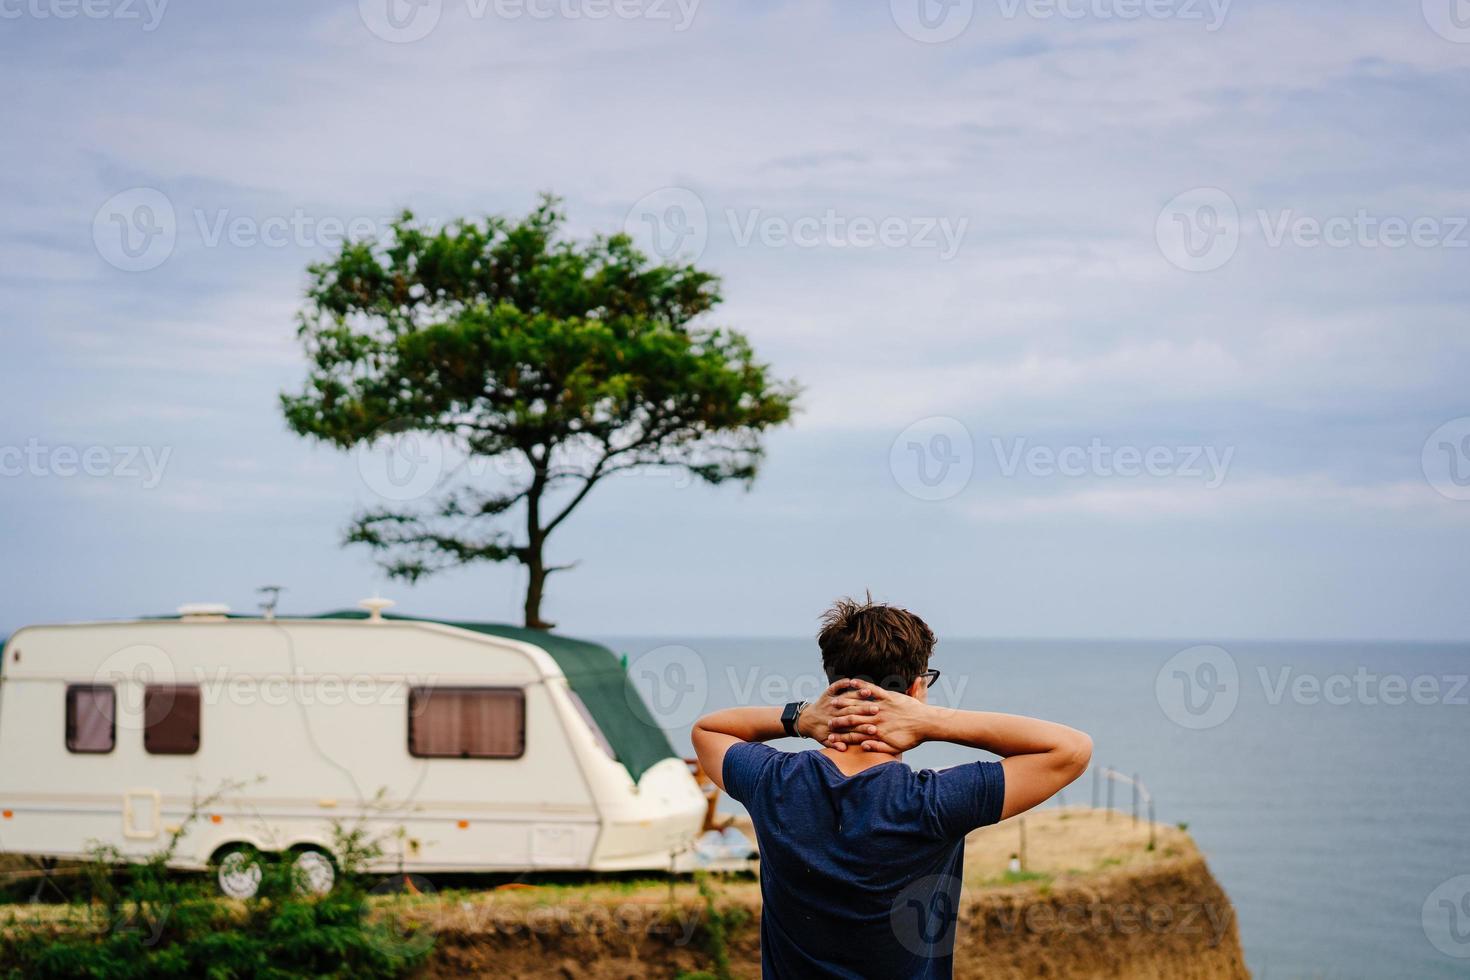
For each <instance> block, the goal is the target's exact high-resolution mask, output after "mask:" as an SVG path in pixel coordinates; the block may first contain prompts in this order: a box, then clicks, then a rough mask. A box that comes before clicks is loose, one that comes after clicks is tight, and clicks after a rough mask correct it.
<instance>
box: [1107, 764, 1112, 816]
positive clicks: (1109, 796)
mask: <svg viewBox="0 0 1470 980" xmlns="http://www.w3.org/2000/svg"><path fill="white" fill-rule="evenodd" d="M1107 818H1108V819H1109V820H1112V819H1113V770H1111V769H1109V770H1108V817H1107Z"/></svg>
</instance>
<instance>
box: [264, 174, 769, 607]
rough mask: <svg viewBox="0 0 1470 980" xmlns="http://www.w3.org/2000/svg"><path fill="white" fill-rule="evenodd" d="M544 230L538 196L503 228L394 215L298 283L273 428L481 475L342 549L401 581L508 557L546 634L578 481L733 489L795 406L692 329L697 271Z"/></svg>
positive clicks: (543, 206) (712, 335)
mask: <svg viewBox="0 0 1470 980" xmlns="http://www.w3.org/2000/svg"><path fill="white" fill-rule="evenodd" d="M564 221H565V215H563V214H562V212H561V211H560V210H559V208H558V201H557V200H556V199H555V198H552V197H545V198H543V199H542V201H541V203H540V205H539V206H538V207H537V208H536V209H535V210H533V211H532V212H531V213H530V214H529V215H527V216H526V217H525V218H523V219H521V220H519V221H516V222H512V221H510V220H508V219H506V218H503V217H489V218H486V219H484V220H481V221H474V220H461V221H457V222H454V223H451V224H449V225H447V226H444V227H442V228H439V229H429V228H426V227H423V226H421V225H419V224H417V223H416V222H415V220H414V217H413V215H412V214H411V213H409V212H404V213H403V214H402V216H401V217H400V218H399V219H398V220H397V221H396V222H395V223H394V224H393V226H392V228H391V232H390V233H389V234H388V235H386V236H385V237H384V238H383V239H381V240H379V239H368V240H364V241H357V242H349V243H347V244H345V245H344V246H343V247H342V249H341V251H340V252H339V254H337V255H336V256H335V257H334V258H333V259H331V260H330V261H328V262H324V263H321V264H317V265H313V266H312V267H311V268H310V270H309V276H310V285H309V287H308V290H307V303H306V305H305V307H304V308H303V310H302V311H301V313H300V316H299V324H300V329H299V335H300V338H301V341H302V343H303V345H304V347H305V350H306V354H307V357H308V359H309V361H310V374H309V376H308V379H307V383H306V386H305V389H304V390H303V391H301V392H300V393H298V394H286V395H283V396H282V398H281V404H282V409H283V411H284V413H285V417H286V421H287V424H288V425H289V426H290V427H291V428H292V430H294V431H295V432H297V433H298V434H301V435H304V436H308V437H310V438H314V439H317V440H320V441H324V442H327V443H329V444H332V445H335V446H338V447H340V448H349V447H354V446H361V445H370V444H372V443H374V442H375V441H376V440H378V439H380V438H382V437H384V436H394V435H398V434H403V433H414V434H420V435H423V436H426V437H428V438H432V439H440V440H444V441H446V442H448V443H450V444H451V445H452V446H453V447H454V448H455V449H457V450H458V451H459V452H461V453H463V454H464V455H465V457H466V458H475V457H479V458H481V459H482V460H487V461H488V460H494V461H495V465H493V466H484V467H477V468H478V469H480V470H481V471H482V472H484V471H491V472H495V473H498V474H500V476H499V478H497V479H496V480H493V481H485V480H479V479H467V480H465V481H464V482H463V483H461V484H458V485H451V484H450V483H446V484H445V485H443V486H441V487H440V488H439V489H438V491H437V498H436V499H434V500H432V501H429V502H428V503H427V506H425V507H422V508H415V509H395V508H384V509H377V510H370V511H367V512H364V513H361V514H359V515H357V517H356V518H355V520H354V522H353V524H352V526H351V527H350V529H349V531H348V533H347V542H348V543H356V544H364V545H367V546H369V547H370V548H372V549H373V550H374V552H375V554H376V555H377V558H378V560H379V562H380V563H381V564H382V565H383V567H384V568H385V569H387V571H388V572H389V573H390V574H392V575H395V576H398V577H401V578H404V579H406V580H409V581H413V580H416V579H418V578H420V577H422V576H425V575H430V574H433V573H435V572H437V571H441V570H443V569H446V568H451V567H456V566H461V565H466V564H470V563H473V562H478V561H507V560H510V561H518V562H520V563H522V564H524V565H525V566H526V567H527V569H528V571H529V573H530V574H529V582H528V586H527V602H526V625H528V626H546V625H548V624H545V623H543V622H541V620H540V615H539V605H540V598H541V590H542V586H543V583H544V579H545V576H546V575H547V574H549V573H550V572H552V571H556V570H557V568H555V567H549V566H547V565H546V563H545V561H544V559H543V547H544V544H545V541H546V538H547V536H548V535H550V534H551V532H552V531H553V530H554V529H555V528H556V527H557V526H558V525H560V524H561V522H562V521H563V520H564V519H565V518H566V517H567V515H568V514H569V513H570V512H571V511H572V509H573V508H575V507H576V506H577V504H579V503H580V502H581V501H582V499H583V498H584V497H585V496H586V494H587V493H588V492H589V491H590V490H591V489H592V487H593V486H594V485H596V484H597V483H599V482H600V481H602V480H604V479H606V478H607V477H609V476H611V475H613V474H615V473H618V472H623V471H628V470H635V469H647V468H672V469H675V470H681V471H684V472H687V473H690V474H692V475H693V476H695V477H697V478H698V479H701V480H704V481H706V482H709V483H721V482H724V481H726V480H738V481H745V482H747V483H748V482H749V481H750V480H751V479H753V478H754V476H755V474H756V470H757V468H758V465H759V463H760V460H761V456H762V444H761V438H760V437H761V434H762V433H763V432H764V431H765V430H766V429H768V428H770V427H771V426H775V425H779V424H781V423H783V422H786V421H787V420H788V419H789V418H790V416H791V412H792V408H793V405H794V401H795V398H796V394H797V389H796V387H795V386H794V385H793V384H790V383H787V382H783V381H780V380H777V379H775V378H774V377H772V376H771V374H770V371H769V368H768V367H767V366H766V365H765V364H762V363H760V362H759V361H758V360H757V359H756V357H755V353H754V351H753V350H752V348H751V346H750V343H749V342H748V341H747V340H746V338H745V337H744V336H743V335H741V334H739V333H737V332H735V331H732V330H726V329H719V328H712V327H703V326H696V325H695V323H694V321H695V320H696V319H697V318H699V317H700V316H701V315H703V314H706V313H708V312H710V311H711V310H712V309H713V308H714V307H715V306H716V305H718V304H719V302H720V299H721V297H720V294H719V280H718V279H717V278H716V277H715V276H713V275H711V274H710V273H708V272H704V271H701V270H699V269H696V268H695V267H694V266H692V265H680V264H653V263H652V262H650V260H649V259H648V258H647V257H646V256H644V255H643V254H642V253H640V252H639V251H638V250H637V249H636V248H634V247H633V244H632V242H631V241H630V239H629V238H628V237H627V236H626V235H611V236H598V237H595V238H593V239H591V240H590V241H587V242H580V243H579V242H573V241H567V240H565V239H563V238H562V237H561V230H562V227H563V224H564ZM512 524H514V525H515V526H514V527H512V526H511V525H512Z"/></svg>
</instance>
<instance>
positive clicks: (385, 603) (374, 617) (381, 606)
mask: <svg viewBox="0 0 1470 980" xmlns="http://www.w3.org/2000/svg"><path fill="white" fill-rule="evenodd" d="M357 604H358V605H359V606H361V607H362V608H364V609H366V610H367V611H368V622H369V623H381V622H382V621H383V610H385V609H392V608H393V607H394V606H396V605H398V603H396V602H394V601H393V600H392V599H384V598H381V597H379V596H373V597H372V598H371V599H362V600H360V601H359V602H358V603H357Z"/></svg>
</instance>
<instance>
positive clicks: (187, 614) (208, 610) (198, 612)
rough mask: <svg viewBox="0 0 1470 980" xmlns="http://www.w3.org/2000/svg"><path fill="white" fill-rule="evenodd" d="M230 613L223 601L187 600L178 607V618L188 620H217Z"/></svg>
mask: <svg viewBox="0 0 1470 980" xmlns="http://www.w3.org/2000/svg"><path fill="white" fill-rule="evenodd" d="M229 615H230V607H229V606H227V605H226V604H225V603H223V602H189V603H185V604H184V605H182V606H180V607H179V618H180V619H183V620H188V621H190V622H219V621H220V620H223V619H225V618H226V617H228V616H229Z"/></svg>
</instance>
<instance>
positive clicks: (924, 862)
mask: <svg viewBox="0 0 1470 980" xmlns="http://www.w3.org/2000/svg"><path fill="white" fill-rule="evenodd" d="M934 642H935V640H934V633H933V632H932V631H931V630H930V629H929V627H928V626H927V625H925V623H924V621H923V620H922V619H920V618H919V617H918V616H915V615H914V614H913V613H911V612H909V611H908V610H906V609H899V608H897V607H894V606H889V605H886V604H881V603H874V602H873V601H872V600H871V598H869V600H868V601H867V602H862V603H859V602H855V601H853V600H848V599H844V600H841V601H839V602H838V603H837V604H836V605H835V606H834V607H833V608H832V609H831V610H829V611H828V612H827V613H826V615H825V616H823V618H822V629H821V632H820V633H819V635H818V637H817V643H818V645H819V646H820V647H821V650H822V667H823V669H824V670H825V671H826V674H827V679H828V680H829V681H831V682H832V685H831V687H829V688H828V689H827V690H826V692H825V693H823V694H822V696H821V697H820V698H819V699H818V700H817V701H815V702H813V703H811V704H809V705H808V704H801V703H795V704H789V705H787V706H786V707H785V709H781V708H730V709H728V710H725V711H716V712H715V713H713V714H711V715H707V716H705V717H704V718H701V719H700V720H699V721H698V722H697V723H696V724H695V726H694V749H695V751H696V752H697V753H698V754H699V761H700V763H701V765H703V767H704V771H705V772H707V773H709V774H710V777H711V778H712V779H713V780H714V781H715V782H716V783H717V784H719V785H720V786H721V787H722V788H723V789H724V790H725V791H726V792H728V793H729V794H730V795H731V796H732V797H734V798H735V799H737V800H739V801H740V802H741V803H743V804H745V808H746V809H747V810H749V811H750V817H751V820H752V821H753V822H754V824H755V831H756V837H757V838H758V840H759V843H760V855H761V899H762V903H763V910H762V913H761V970H762V973H763V974H764V976H765V977H767V978H773V980H774V978H780V980H786V978H791V980H809V978H813V977H841V978H882V980H895V978H910V977H916V978H947V977H949V976H950V975H951V961H952V956H953V952H954V934H955V920H956V918H957V915H958V909H959V893H960V879H961V875H962V872H963V867H962V862H963V860H964V843H965V835H966V834H968V833H969V832H970V831H972V830H974V829H975V828H976V827H983V826H985V825H986V824H992V823H995V822H996V821H998V820H1003V819H1005V818H1007V817H1012V816H1015V815H1016V814H1018V813H1023V812H1025V811H1026V810H1029V809H1031V808H1032V807H1034V806H1036V805H1037V804H1038V803H1041V802H1042V801H1044V800H1046V799H1047V798H1049V797H1050V796H1051V795H1052V794H1053V793H1055V792H1056V791H1057V790H1059V789H1061V788H1062V787H1064V786H1066V785H1067V784H1068V783H1070V782H1072V780H1074V779H1076V778H1077V777H1078V776H1080V775H1081V774H1082V773H1083V771H1085V770H1086V768H1087V764H1088V762H1089V761H1090V759H1091V758H1092V740H1091V739H1089V738H1088V737H1087V736H1086V735H1084V734H1083V733H1082V732H1079V731H1076V730H1075V729H1072V728H1068V727H1066V726H1065V725H1057V724H1053V723H1051V722H1047V721H1038V720H1036V719H1034V718H1022V717H1019V716H1016V715H1003V714H995V713H992V712H986V711H959V710H956V709H951V708H940V707H937V706H933V705H930V704H928V703H927V701H928V691H929V685H930V684H931V683H933V681H934V679H935V678H936V677H938V676H939V671H937V670H934V669H931V668H930V667H929V657H930V654H931V653H932V652H933V649H934ZM786 735H799V736H802V737H806V738H813V739H816V740H817V741H818V742H820V743H821V744H822V746H823V747H822V748H821V749H819V750H817V749H813V750H808V751H804V752H778V751H776V750H775V749H772V748H770V747H769V746H767V745H762V744H761V743H762V742H765V741H767V740H770V739H774V738H781V737H783V736H786ZM923 742H954V743H956V744H959V745H966V746H970V747H972V748H977V749H983V750H985V751H988V752H992V753H994V754H995V755H998V756H1000V757H1001V761H1000V762H971V763H968V764H966V765H962V766H956V767H954V768H952V769H943V770H940V771H937V772H936V771H934V770H929V769H925V770H922V771H919V772H915V771H914V770H913V769H911V768H909V767H908V766H907V765H905V764H904V763H903V761H902V759H903V753H904V752H906V751H907V750H909V749H911V748H914V747H915V746H917V745H919V744H921V743H923Z"/></svg>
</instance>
